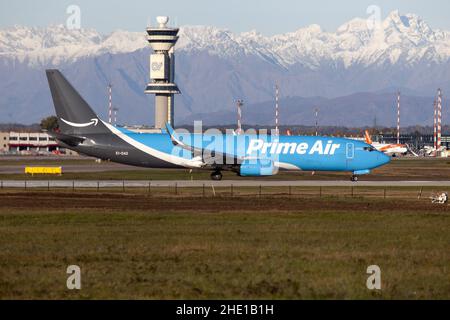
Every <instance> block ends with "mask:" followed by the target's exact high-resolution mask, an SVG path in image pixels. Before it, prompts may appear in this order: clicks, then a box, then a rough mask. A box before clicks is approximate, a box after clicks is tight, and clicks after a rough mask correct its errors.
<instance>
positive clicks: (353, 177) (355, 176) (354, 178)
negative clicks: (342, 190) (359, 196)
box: [350, 175, 358, 182]
mask: <svg viewBox="0 0 450 320" xmlns="http://www.w3.org/2000/svg"><path fill="white" fill-rule="evenodd" d="M350 181H352V182H357V181H358V176H357V175H352V176H351V178H350Z"/></svg>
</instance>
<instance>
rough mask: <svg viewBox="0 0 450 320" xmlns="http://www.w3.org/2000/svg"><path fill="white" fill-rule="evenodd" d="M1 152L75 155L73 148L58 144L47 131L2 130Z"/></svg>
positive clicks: (0, 139)
mask: <svg viewBox="0 0 450 320" xmlns="http://www.w3.org/2000/svg"><path fill="white" fill-rule="evenodd" d="M0 153H2V154H30V155H31V154H33V155H39V154H42V155H46V154H51V153H58V154H59V153H62V154H70V155H75V154H76V153H74V152H73V151H71V150H66V149H64V148H61V147H59V146H58V143H57V142H56V141H55V139H54V138H52V137H50V136H49V135H48V134H47V133H45V132H14V131H11V132H0Z"/></svg>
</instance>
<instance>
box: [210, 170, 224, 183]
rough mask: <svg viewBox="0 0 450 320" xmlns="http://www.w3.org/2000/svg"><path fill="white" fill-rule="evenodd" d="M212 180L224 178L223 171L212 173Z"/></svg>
mask: <svg viewBox="0 0 450 320" xmlns="http://www.w3.org/2000/svg"><path fill="white" fill-rule="evenodd" d="M211 180H214V181H220V180H222V173H221V172H220V171H219V170H216V171H213V172H212V173H211Z"/></svg>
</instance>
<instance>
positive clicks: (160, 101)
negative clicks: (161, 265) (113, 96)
mask: <svg viewBox="0 0 450 320" xmlns="http://www.w3.org/2000/svg"><path fill="white" fill-rule="evenodd" d="M156 21H157V22H158V26H157V27H154V28H153V27H148V28H147V34H148V37H147V40H148V42H149V43H150V46H151V47H152V49H153V51H154V52H153V54H151V55H150V82H149V84H148V85H147V88H146V89H145V93H147V94H154V95H155V128H158V129H160V128H165V124H166V122H168V123H170V124H171V125H172V126H173V125H174V103H173V102H174V95H175V94H177V93H180V90H179V89H178V87H177V85H176V84H175V83H174V81H175V55H174V45H175V43H176V42H177V40H178V35H177V34H178V31H179V29H178V28H169V27H168V26H167V23H168V22H169V17H164V16H160V17H157V18H156Z"/></svg>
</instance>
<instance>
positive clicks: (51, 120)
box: [41, 116, 58, 131]
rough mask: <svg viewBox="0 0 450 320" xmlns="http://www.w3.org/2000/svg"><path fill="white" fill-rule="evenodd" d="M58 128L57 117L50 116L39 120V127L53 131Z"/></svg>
mask: <svg viewBox="0 0 450 320" xmlns="http://www.w3.org/2000/svg"><path fill="white" fill-rule="evenodd" d="M56 128H58V118H56V117H55V116H50V117H47V118H44V119H42V120H41V129H42V130H47V131H53V130H55V129H56Z"/></svg>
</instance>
